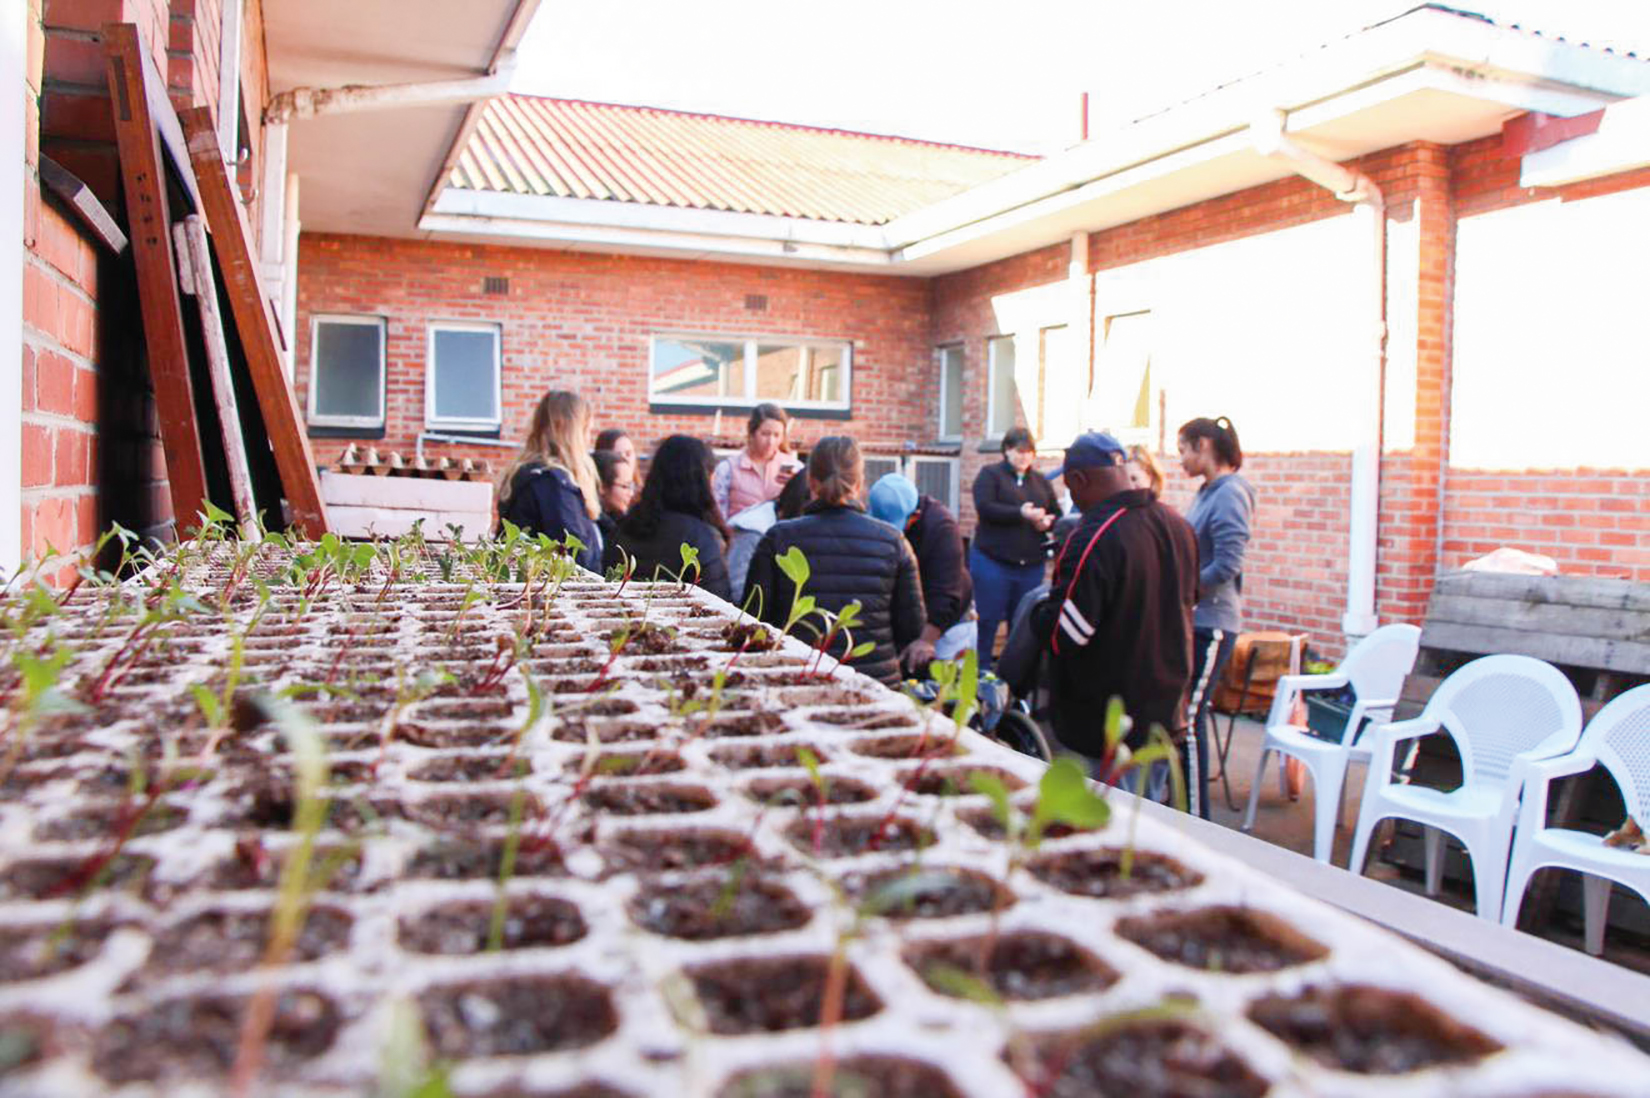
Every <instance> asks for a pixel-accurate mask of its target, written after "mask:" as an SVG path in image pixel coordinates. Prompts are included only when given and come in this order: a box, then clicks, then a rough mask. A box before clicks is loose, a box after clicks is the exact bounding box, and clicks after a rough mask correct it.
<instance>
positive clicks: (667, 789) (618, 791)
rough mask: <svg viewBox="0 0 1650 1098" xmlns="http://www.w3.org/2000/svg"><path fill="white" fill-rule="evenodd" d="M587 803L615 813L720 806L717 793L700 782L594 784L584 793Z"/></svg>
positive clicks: (701, 809) (654, 812)
mask: <svg viewBox="0 0 1650 1098" xmlns="http://www.w3.org/2000/svg"><path fill="white" fill-rule="evenodd" d="M584 803H585V805H586V806H587V807H589V808H591V809H594V810H595V811H597V812H605V813H609V814H611V815H614V816H650V815H657V814H660V813H677V812H708V811H709V810H710V809H712V808H715V807H716V795H715V794H714V793H712V792H711V791H710V790H708V789H706V788H704V787H703V786H697V785H677V784H659V783H654V782H611V783H606V784H600V785H596V786H595V787H593V788H592V789H591V790H590V791H589V792H587V793H586V794H585V795H584Z"/></svg>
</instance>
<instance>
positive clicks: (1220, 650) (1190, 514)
mask: <svg viewBox="0 0 1650 1098" xmlns="http://www.w3.org/2000/svg"><path fill="white" fill-rule="evenodd" d="M1178 437H1179V442H1180V468H1181V470H1182V471H1183V472H1185V474H1186V475H1187V476H1189V477H1202V478H1203V485H1202V487H1200V488H1199V489H1198V490H1197V495H1196V496H1194V497H1193V498H1192V504H1191V506H1190V507H1188V508H1187V509H1186V521H1187V522H1189V523H1190V524H1191V527H1192V532H1193V533H1194V534H1196V535H1197V560H1198V576H1197V589H1198V596H1197V608H1196V609H1195V610H1194V611H1193V613H1192V689H1191V696H1190V702H1189V704H1188V706H1187V713H1188V715H1189V718H1190V720H1189V724H1190V726H1191V727H1190V730H1189V731H1188V732H1187V736H1188V739H1189V740H1191V741H1193V742H1189V743H1183V744H1181V745H1180V752H1181V763H1182V765H1183V766H1184V767H1185V770H1186V787H1187V791H1188V793H1189V795H1190V796H1191V797H1192V799H1193V800H1192V804H1191V805H1190V806H1189V807H1190V808H1191V811H1192V812H1193V813H1194V814H1195V815H1199V816H1202V817H1203V818H1204V819H1208V818H1209V697H1210V695H1211V694H1212V693H1213V691H1214V684H1215V683H1216V682H1218V681H1219V680H1220V676H1221V673H1222V672H1223V671H1225V669H1226V662H1227V661H1228V660H1229V659H1231V658H1232V643H1233V641H1235V640H1236V639H1237V635H1238V632H1239V631H1240V630H1241V629H1242V628H1243V555H1244V553H1245V551H1246V550H1247V549H1248V547H1249V528H1250V524H1251V522H1252V521H1253V519H1254V513H1255V490H1254V488H1253V487H1252V486H1251V485H1250V484H1249V482H1248V481H1247V480H1244V479H1243V477H1241V476H1239V475H1238V470H1239V469H1241V468H1242V467H1243V448H1242V447H1241V446H1239V445H1238V437H1237V428H1235V427H1233V426H1232V421H1231V420H1229V419H1227V418H1226V417H1225V416H1221V417H1220V418H1218V419H1207V418H1198V419H1193V420H1188V421H1187V422H1186V423H1185V424H1184V425H1182V426H1181V428H1180V431H1179V436H1178Z"/></svg>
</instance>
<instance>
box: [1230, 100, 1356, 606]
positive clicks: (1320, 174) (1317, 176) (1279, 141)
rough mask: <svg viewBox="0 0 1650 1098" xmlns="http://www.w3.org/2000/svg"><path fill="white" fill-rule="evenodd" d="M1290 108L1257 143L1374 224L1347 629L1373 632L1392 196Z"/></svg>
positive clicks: (1351, 503)
mask: <svg viewBox="0 0 1650 1098" xmlns="http://www.w3.org/2000/svg"><path fill="white" fill-rule="evenodd" d="M1287 124H1288V115H1287V114H1286V113H1285V112H1284V111H1281V110H1279V111H1271V112H1268V113H1267V114H1265V115H1263V116H1262V117H1261V118H1259V119H1257V120H1256V122H1255V123H1254V124H1253V125H1252V126H1250V133H1251V137H1252V140H1253V143H1254V148H1255V151H1256V152H1258V153H1260V154H1261V155H1262V156H1269V157H1273V158H1276V159H1280V160H1285V161H1287V162H1288V163H1289V164H1290V166H1291V167H1293V168H1294V170H1295V171H1296V172H1297V173H1298V174H1300V175H1301V176H1304V177H1305V178H1307V179H1310V180H1311V181H1312V182H1314V183H1316V184H1318V185H1319V186H1320V187H1324V188H1326V189H1328V190H1330V191H1332V192H1334V195H1335V197H1336V198H1339V199H1340V200H1341V201H1343V202H1352V203H1356V204H1357V210H1356V212H1355V214H1354V216H1356V217H1358V218H1360V219H1362V220H1364V221H1365V222H1366V223H1367V224H1368V226H1369V237H1370V241H1371V245H1372V246H1371V253H1370V258H1371V260H1372V262H1371V263H1370V277H1369V287H1368V289H1367V290H1365V292H1366V293H1367V294H1368V295H1369V303H1370V306H1371V310H1370V353H1369V357H1368V359H1367V366H1366V368H1365V370H1364V371H1363V372H1362V376H1360V377H1358V379H1357V380H1356V381H1354V383H1353V385H1352V386H1351V391H1352V392H1353V393H1354V394H1355V393H1357V392H1358V391H1359V390H1360V389H1361V390H1363V392H1364V393H1365V396H1366V398H1368V406H1369V408H1370V411H1369V412H1368V413H1367V414H1365V415H1363V416H1361V417H1359V418H1358V419H1357V421H1356V422H1355V425H1354V431H1355V432H1356V437H1355V438H1354V440H1353V445H1352V478H1351V484H1350V486H1349V487H1350V499H1349V500H1348V516H1347V569H1346V571H1347V575H1346V612H1345V613H1344V614H1342V615H1341V629H1342V630H1343V631H1344V632H1345V633H1346V634H1347V636H1348V637H1349V638H1356V637H1362V636H1367V635H1368V634H1369V633H1371V632H1373V631H1374V629H1375V624H1376V618H1375V563H1376V546H1377V536H1378V527H1379V523H1380V494H1381V477H1380V469H1381V407H1382V400H1383V393H1382V388H1381V382H1382V375H1383V374H1384V372H1385V369H1386V200H1385V198H1384V197H1383V196H1382V194H1381V189H1380V188H1379V187H1377V186H1376V185H1375V182H1374V180H1372V179H1370V178H1369V177H1368V176H1366V175H1364V174H1362V173H1361V172H1355V171H1353V170H1351V169H1350V168H1346V167H1343V166H1342V165H1340V164H1337V163H1335V162H1334V161H1333V160H1329V159H1327V158H1326V157H1322V156H1319V155H1318V154H1317V153H1314V152H1311V151H1310V150H1308V149H1305V148H1302V147H1301V146H1300V145H1298V144H1296V143H1295V142H1294V141H1292V140H1291V139H1290V138H1289V136H1288V134H1287V133H1286V132H1285V131H1286V127H1287Z"/></svg>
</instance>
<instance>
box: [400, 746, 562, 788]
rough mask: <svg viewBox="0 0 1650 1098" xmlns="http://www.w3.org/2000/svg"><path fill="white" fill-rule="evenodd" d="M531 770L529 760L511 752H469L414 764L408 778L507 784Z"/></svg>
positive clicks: (414, 779)
mask: <svg viewBox="0 0 1650 1098" xmlns="http://www.w3.org/2000/svg"><path fill="white" fill-rule="evenodd" d="M532 769H533V768H532V763H531V762H530V760H529V759H528V758H526V757H525V756H523V755H519V754H516V753H513V752H510V751H472V752H466V753H465V754H462V755H443V756H441V757H440V758H436V759H430V760H428V761H425V762H421V763H417V764H415V765H414V766H413V767H412V768H411V769H410V770H408V772H407V777H409V778H411V779H412V780H413V781H415V782H507V781H512V780H516V779H518V778H520V777H522V776H523V775H525V774H529V773H531V772H532Z"/></svg>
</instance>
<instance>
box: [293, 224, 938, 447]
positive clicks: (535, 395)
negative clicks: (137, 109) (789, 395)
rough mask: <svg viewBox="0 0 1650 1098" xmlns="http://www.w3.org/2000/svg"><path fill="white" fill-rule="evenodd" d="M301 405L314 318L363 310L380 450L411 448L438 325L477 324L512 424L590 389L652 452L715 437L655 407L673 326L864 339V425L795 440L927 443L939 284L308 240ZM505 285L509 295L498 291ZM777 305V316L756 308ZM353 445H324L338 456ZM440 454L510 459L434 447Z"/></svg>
mask: <svg viewBox="0 0 1650 1098" xmlns="http://www.w3.org/2000/svg"><path fill="white" fill-rule="evenodd" d="M298 272H299V273H298V354H297V388H298V393H299V401H300V403H301V404H302V405H303V406H304V407H306V408H307V407H308V391H309V390H308V385H309V356H310V337H311V325H310V317H311V316H312V315H313V314H314V313H317V312H322V313H360V314H366V315H372V316H380V317H383V318H384V319H385V321H386V324H387V330H388V344H387V360H388V376H387V382H388V390H387V395H386V401H385V404H386V424H385V432H386V433H385V437H384V439H383V440H381V441H374V442H373V443H372V445H375V446H378V447H380V448H381V449H385V448H387V449H396V450H403V451H408V452H410V451H411V450H412V448H413V443H414V440H415V438H416V436H417V434H418V433H419V432H420V431H421V430H423V425H424V365H425V355H426V340H427V337H426V324H427V323H428V322H429V321H432V320H477V321H487V322H492V323H497V324H499V325H500V326H501V330H502V356H503V370H504V377H503V389H504V429H503V436H504V438H506V439H511V440H516V441H519V440H520V439H521V437H522V434H523V433H524V431H525V428H526V423H527V419H528V417H529V416H530V415H531V413H532V410H533V407H534V405H535V404H536V403H537V402H538V400H539V398H540V397H541V396H543V395H544V392H545V390H547V389H551V388H568V389H574V390H577V391H579V392H580V393H582V394H584V395H585V397H586V398H587V399H589V400H590V401H591V402H592V403H593V404H594V406H595V409H596V414H597V422H598V424H599V425H600V426H604V427H605V426H619V427H624V428H626V429H627V430H629V431H630V432H631V434H632V435H634V436H635V437H636V438H637V440H638V441H639V443H641V444H642V445H643V446H644V447H645V446H647V445H649V444H650V443H652V442H654V441H657V440H658V439H659V438H661V437H663V436H664V435H667V434H670V433H673V432H677V431H681V432H686V433H689V434H694V435H701V436H705V435H709V434H711V432H712V428H713V425H714V422H715V420H714V414H713V413H705V414H695V415H653V414H650V413H649V412H648V410H647V408H648V399H647V378H648V361H647V355H648V336H649V335H650V334H652V333H654V332H657V331H662V330H682V329H687V330H695V331H710V332H720V331H726V332H730V333H758V334H760V333H771V334H774V335H792V336H816V337H821V338H833V339H850V340H852V341H853V393H852V397H853V417H852V418H851V419H849V420H847V421H841V420H824V419H802V420H799V421H797V422H796V423H795V424H794V425H793V435H794V436H797V437H800V438H802V439H814V438H818V437H820V436H822V435H828V434H838V433H843V432H846V433H849V434H852V435H854V436H855V437H856V438H858V439H859V440H860V441H861V442H862V443H871V444H880V445H893V446H900V445H902V444H903V443H905V442H906V441H908V440H910V441H927V440H928V438H929V437H931V435H932V429H931V428H930V427H929V426H928V424H929V421H930V420H931V418H932V417H931V415H930V414H929V412H928V401H929V399H930V394H929V392H928V391H927V387H926V386H923V385H921V384H914V383H913V382H914V381H917V380H918V379H924V378H926V377H927V376H928V375H929V373H930V370H929V366H928V363H929V358H930V354H931V351H930V347H929V329H928V286H927V283H926V282H925V281H924V280H921V279H902V278H891V277H886V276H873V275H856V274H835V273H828V272H820V271H805V270H794V269H789V268H776V267H757V266H745V265H739V264H732V263H710V262H692V261H684V260H670V259H650V258H642V257H637V256H615V255H595V254H590V253H585V252H559V251H547V250H542V249H533V248H514V247H505V246H493V245H485V246H483V245H470V244H448V243H434V242H425V241H410V240H389V239H384V238H379V237H353V236H326V235H314V234H308V233H306V234H304V236H303V238H302V240H301V242H300V245H299V252H298ZM489 276H499V277H503V278H507V279H508V280H509V294H508V296H493V295H488V294H484V293H482V281H483V279H485V278H487V277H489ZM750 294H759V295H762V296H765V297H766V298H767V308H766V310H765V311H761V312H753V311H750V310H748V309H746V307H745V299H746V296H747V295H750ZM743 432H744V413H726V414H724V416H723V420H722V434H723V435H728V436H731V435H742V434H743ZM345 444H346V443H345V440H334V439H327V440H317V441H315V442H314V443H313V446H314V449H315V451H316V457H317V459H318V460H321V461H332V460H334V459H335V458H336V457H337V455H338V452H339V451H340V450H342V448H343V447H344V445H345ZM426 452H429V453H436V454H443V455H450V456H460V455H464V456H472V457H475V456H479V457H485V458H488V459H489V460H492V461H494V462H495V463H496V462H497V461H498V460H499V459H500V458H501V457H508V456H509V454H510V452H509V451H506V450H500V449H493V448H479V447H477V448H473V449H472V448H466V447H459V446H453V445H448V444H432V446H431V447H430V448H429V449H427V451H426Z"/></svg>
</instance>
